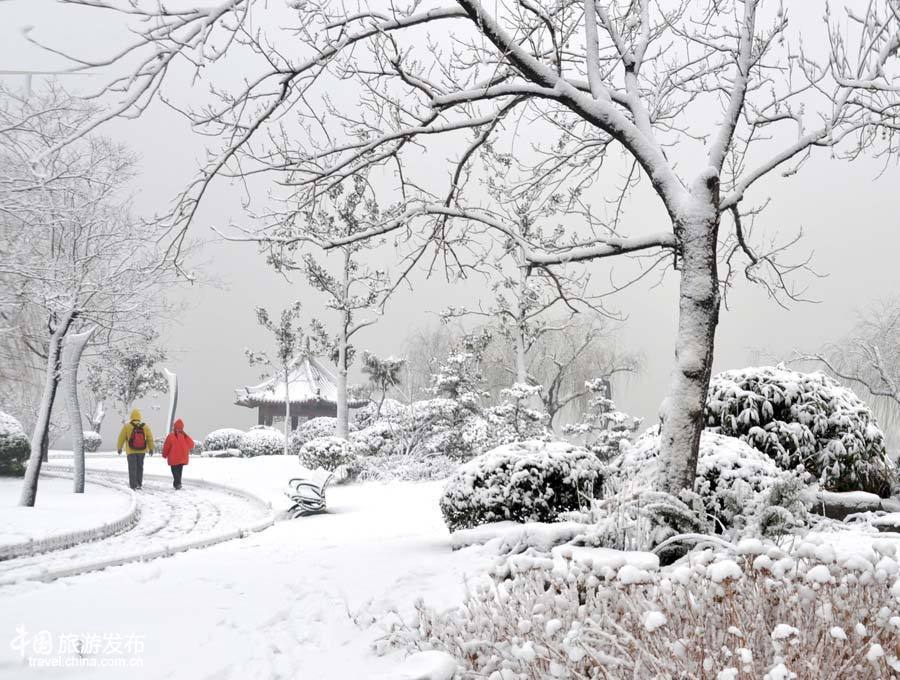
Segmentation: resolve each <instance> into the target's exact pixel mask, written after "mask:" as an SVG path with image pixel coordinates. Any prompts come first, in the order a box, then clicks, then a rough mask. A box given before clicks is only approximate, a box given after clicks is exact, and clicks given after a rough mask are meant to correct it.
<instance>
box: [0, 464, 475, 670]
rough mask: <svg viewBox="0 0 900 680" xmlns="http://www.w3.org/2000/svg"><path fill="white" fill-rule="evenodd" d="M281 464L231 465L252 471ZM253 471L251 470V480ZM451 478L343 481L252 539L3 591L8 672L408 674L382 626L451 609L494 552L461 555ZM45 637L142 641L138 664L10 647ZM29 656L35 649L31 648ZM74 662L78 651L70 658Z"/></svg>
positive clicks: (0, 630)
mask: <svg viewBox="0 0 900 680" xmlns="http://www.w3.org/2000/svg"><path fill="white" fill-rule="evenodd" d="M269 463H271V461H268V462H267V461H252V460H251V461H242V462H241V464H235V463H233V462H232V463H227V462H226V463H222V461H218V462H216V464H215V467H222V468H232V467H236V468H239V469H241V470H242V471H243V472H245V473H249V472H250V471H251V470H252V469H253V468H254V467H258V468H260V469H261V470H265V471H267V472H270V469H269V468H270V465H269ZM248 476H249V474H248ZM442 486H443V484H442V483H440V482H430V483H418V484H415V483H395V484H390V485H387V484H385V485H381V484H364V485H354V486H348V487H340V486H339V487H334V488H333V489H331V490H329V497H328V504H329V512H328V514H325V515H319V516H315V517H308V518H303V519H299V520H289V521H283V522H278V523H276V524H275V526H273V527H272V528H270V529H268V530H266V531H264V532H261V533H257V534H253V535H251V536H248V537H247V538H245V539H243V540H240V541H228V542H225V543H222V544H220V545H216V546H212V547H210V548H207V549H204V550H192V551H189V552H186V553H183V554H180V555H176V556H174V557H172V558H171V559H165V560H156V561H154V562H151V563H148V564H128V565H125V566H122V567H119V568H116V569H110V570H106V571H102V572H96V573H92V574H85V575H82V576H77V577H74V578H61V579H59V580H56V581H54V582H52V583H40V582H28V583H21V584H18V585H14V586H8V587H6V588H2V589H0V601H2V605H0V680H6V679H7V678H9V679H10V680H27V679H28V678H46V677H51V676H52V677H53V678H56V679H60V678H65V679H66V680H68V679H70V678H78V679H81V678H121V677H128V678H135V679H143V678H147V679H150V680H157V679H162V678H172V679H175V680H180V679H184V680H245V679H246V678H259V679H260V680H275V679H278V678H283V679H284V680H356V679H360V680H361V679H363V678H365V679H366V680H398V674H397V672H396V670H397V667H398V664H399V662H400V660H401V659H400V657H398V655H396V654H394V655H391V656H390V657H378V656H374V655H373V653H372V651H371V644H372V642H373V641H374V640H376V639H377V638H379V637H380V636H381V635H383V634H384V631H383V629H382V628H381V626H380V625H378V624H374V625H373V623H374V621H381V620H383V619H384V617H385V615H386V613H387V612H388V611H390V610H391V609H392V608H393V607H395V606H396V607H397V608H398V609H399V610H400V611H401V612H402V613H403V614H404V615H405V616H409V614H410V613H411V610H412V606H413V603H414V602H415V600H416V599H417V598H420V597H422V598H425V599H427V601H428V602H429V604H431V605H435V606H439V607H444V606H451V605H453V604H456V603H458V602H459V601H460V599H461V598H462V596H463V593H464V590H465V583H466V580H467V579H468V578H470V577H472V576H474V575H477V574H480V573H481V572H482V571H483V570H484V569H485V568H486V567H487V566H488V565H489V564H490V563H491V562H492V561H493V557H492V556H490V555H488V554H485V553H484V552H482V551H481V550H480V549H478V548H470V549H466V550H459V551H451V549H450V537H449V535H448V534H447V530H446V528H445V527H444V525H443V521H442V520H441V516H440V511H439V509H438V502H437V501H438V498H439V495H440V491H441V488H442ZM145 488H147V487H146V486H145ZM17 630H22V631H25V632H26V634H27V635H35V634H38V633H41V632H46V634H47V635H48V636H49V638H50V639H52V641H53V653H52V655H50V656H52V657H54V658H56V657H57V654H56V652H57V648H58V644H59V641H60V640H61V639H63V638H64V637H65V636H70V635H73V634H75V635H80V636H85V638H87V637H88V636H90V635H99V636H108V635H117V636H129V635H137V636H140V638H141V641H142V645H143V649H142V652H141V654H139V655H136V656H138V657H139V658H138V659H137V661H138V662H139V664H140V665H139V667H134V666H131V667H129V668H128V670H127V673H126V672H124V671H123V670H122V669H121V668H120V669H119V670H113V669H110V668H100V667H97V668H87V667H82V668H67V667H66V666H65V665H64V666H63V667H61V668H58V669H54V671H53V672H52V673H49V674H48V671H47V669H46V668H43V669H42V668H34V667H31V666H29V657H30V656H33V654H32V653H31V652H30V651H29V652H28V653H26V654H24V655H23V654H22V653H21V652H20V651H18V649H17V648H13V647H11V646H10V644H9V643H8V642H7V641H8V640H13V639H14V637H15V636H16V635H17ZM29 650H30V648H29ZM63 656H64V658H63V660H62V662H63V664H65V663H67V662H66V658H71V655H68V656H67V655H63Z"/></svg>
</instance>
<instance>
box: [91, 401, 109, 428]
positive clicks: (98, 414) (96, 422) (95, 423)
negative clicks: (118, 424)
mask: <svg viewBox="0 0 900 680" xmlns="http://www.w3.org/2000/svg"><path fill="white" fill-rule="evenodd" d="M105 417H106V411H105V410H104V408H103V402H102V401H101V402H99V403H98V404H97V410H96V411H94V417H93V418H91V429H92V430H93V431H94V432H96V433H97V434H100V428H101V427H103V419H104V418H105Z"/></svg>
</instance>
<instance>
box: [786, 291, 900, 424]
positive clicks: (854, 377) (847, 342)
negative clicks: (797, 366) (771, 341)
mask: <svg viewBox="0 0 900 680" xmlns="http://www.w3.org/2000/svg"><path fill="white" fill-rule="evenodd" d="M797 358H798V359H800V360H808V361H816V362H819V363H821V364H823V365H824V366H825V367H826V368H827V369H828V370H829V371H830V372H831V373H832V374H833V375H834V376H835V377H836V378H838V379H840V380H843V381H844V382H846V383H850V384H851V385H853V386H855V387H861V388H862V389H863V390H865V392H867V393H868V395H869V397H871V399H872V400H873V406H874V408H875V411H876V414H877V415H878V420H879V421H880V422H881V424H882V426H885V427H887V428H888V430H889V434H893V437H894V438H896V430H897V429H898V424H900V298H898V297H893V298H888V299H885V300H883V301H881V302H879V303H878V304H876V305H874V306H872V307H870V308H869V309H866V310H864V311H863V312H861V313H860V315H859V319H858V321H857V323H856V326H855V327H854V328H853V330H852V331H851V332H850V334H849V335H848V336H847V337H846V338H844V339H842V340H841V341H839V342H837V343H833V344H831V345H828V346H826V347H824V348H823V349H822V350H820V351H818V352H814V353H811V354H808V353H807V354H804V353H800V354H798V356H797Z"/></svg>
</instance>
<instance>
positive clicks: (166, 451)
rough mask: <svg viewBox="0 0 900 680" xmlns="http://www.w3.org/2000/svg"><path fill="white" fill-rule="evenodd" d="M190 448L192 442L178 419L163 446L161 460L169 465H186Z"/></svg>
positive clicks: (192, 446)
mask: <svg viewBox="0 0 900 680" xmlns="http://www.w3.org/2000/svg"><path fill="white" fill-rule="evenodd" d="M192 448H194V440H193V439H191V438H190V437H189V436H188V434H187V433H186V432H185V431H184V421H183V420H181V418H179V419H178V420H176V421H175V426H174V427H173V428H172V431H171V432H169V434H168V436H167V437H166V442H165V443H164V444H163V454H162V455H163V458H165V459H166V460H167V461H168V463H169V465H187V464H188V457H189V455H190V453H191V449H192Z"/></svg>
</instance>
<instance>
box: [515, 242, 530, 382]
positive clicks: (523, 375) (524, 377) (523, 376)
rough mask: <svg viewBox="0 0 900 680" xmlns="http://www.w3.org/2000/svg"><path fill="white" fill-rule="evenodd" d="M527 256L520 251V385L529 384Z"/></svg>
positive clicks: (518, 335)
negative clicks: (526, 333)
mask: <svg viewBox="0 0 900 680" xmlns="http://www.w3.org/2000/svg"><path fill="white" fill-rule="evenodd" d="M524 263H525V257H524V254H523V253H521V251H520V257H519V262H518V264H519V283H518V286H517V290H516V301H517V303H518V307H517V309H516V382H517V383H519V384H520V385H527V384H528V366H527V364H526V361H525V314H526V307H525V295H526V293H527V286H528V273H527V272H526V270H525V267H524Z"/></svg>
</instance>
